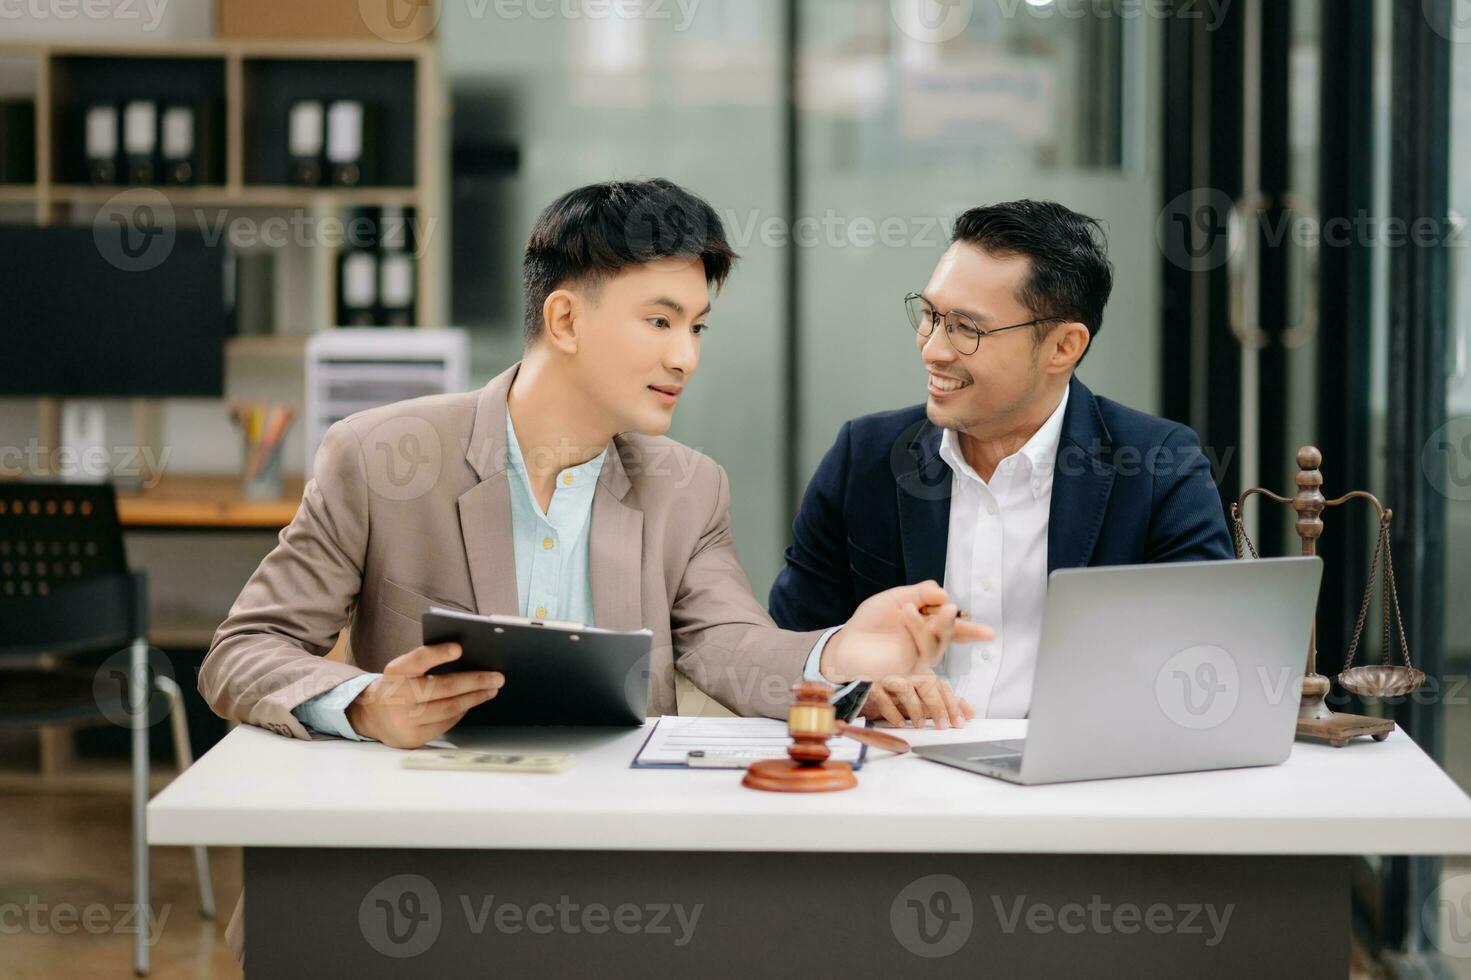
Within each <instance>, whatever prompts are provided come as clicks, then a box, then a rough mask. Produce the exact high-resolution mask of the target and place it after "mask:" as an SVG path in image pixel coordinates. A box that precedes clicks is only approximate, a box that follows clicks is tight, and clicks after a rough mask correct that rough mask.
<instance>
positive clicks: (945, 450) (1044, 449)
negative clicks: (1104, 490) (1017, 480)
mask: <svg viewBox="0 0 1471 980" xmlns="http://www.w3.org/2000/svg"><path fill="white" fill-rule="evenodd" d="M1071 394H1072V385H1068V387H1066V388H1064V389H1063V391H1062V401H1060V402H1058V403H1057V408H1055V409H1053V410H1052V414H1051V415H1049V416H1047V421H1046V422H1043V423H1042V426H1041V428H1039V429H1038V430H1037V431H1036V432H1034V433H1032V438H1030V439H1028V440H1027V441H1026V443H1025V444H1023V445H1022V447H1021V448H1020V449H1018V450H1017V451H1016V452H1015V453H1013V454H1012V455H1010V456H1008V457H1006V458H1005V459H1003V460H1002V461H1001V464H1000V465H999V466H997V468H996V473H994V474H992V479H995V477H996V476H997V475H998V474H1001V473H1003V472H1006V473H1010V472H1011V469H1012V468H1013V467H1014V466H1015V465H1016V464H1017V463H1018V462H1020V461H1021V460H1025V461H1026V463H1027V466H1028V467H1029V468H1030V469H1031V471H1032V475H1033V480H1032V495H1033V496H1034V497H1041V496H1042V495H1043V494H1047V493H1051V492H1052V471H1053V468H1054V467H1055V466H1056V464H1057V451H1058V448H1059V447H1060V446H1061V445H1062V417H1063V413H1064V412H1065V411H1066V410H1067V403H1068V398H1069V396H1070V395H1071ZM940 456H941V457H942V458H943V459H944V460H945V462H946V463H947V464H949V466H950V469H951V470H952V471H953V472H955V473H957V474H959V475H961V476H965V477H969V478H970V479H972V480H975V481H977V482H978V483H984V482H985V481H984V480H982V479H981V475H980V474H979V473H977V472H976V471H975V470H974V469H973V468H972V467H971V465H970V463H969V462H967V461H966V458H965V453H963V452H962V451H961V449H960V433H959V432H957V431H956V430H954V429H946V430H945V432H944V434H943V435H942V436H941V437H940Z"/></svg>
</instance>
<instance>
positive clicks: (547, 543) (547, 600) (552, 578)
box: [292, 412, 856, 741]
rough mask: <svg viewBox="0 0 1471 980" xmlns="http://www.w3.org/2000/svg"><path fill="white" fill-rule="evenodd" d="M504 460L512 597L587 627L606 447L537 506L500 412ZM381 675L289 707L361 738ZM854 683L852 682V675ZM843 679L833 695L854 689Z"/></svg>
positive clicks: (817, 652) (538, 615) (811, 668)
mask: <svg viewBox="0 0 1471 980" xmlns="http://www.w3.org/2000/svg"><path fill="white" fill-rule="evenodd" d="M506 447H507V452H506V462H507V464H508V468H509V470H510V472H509V473H508V474H507V477H508V479H509V480H510V482H511V533H512V539H513V541H514V542H515V560H516V601H517V603H518V604H519V605H520V607H521V615H523V616H526V617H528V618H531V619H561V620H567V621H570V622H574V623H584V624H586V625H589V626H594V625H596V624H595V623H594V622H593V602H592V579H591V577H590V575H589V572H588V562H587V559H588V540H589V537H590V533H591V530H592V504H593V497H594V496H595V494H596V491H597V485H598V475H599V474H601V473H602V471H603V462H604V460H606V459H607V457H608V450H607V449H606V448H604V450H603V451H602V452H601V453H599V454H598V455H597V456H596V457H595V458H593V459H590V460H588V461H587V462H586V463H581V464H579V465H577V466H571V467H568V468H567V469H564V470H560V471H559V472H558V473H557V483H556V488H555V489H554V490H553V491H552V500H551V505H550V506H548V507H547V509H546V511H545V512H543V511H542V509H541V507H540V506H539V505H538V504H537V502H536V497H535V495H534V494H532V492H531V480H530V477H529V476H528V475H527V472H526V461H525V458H524V457H523V456H522V454H521V444H520V442H519V441H517V439H516V429H515V427H514V426H513V425H512V424H511V413H510V412H507V413H506ZM837 630H838V628H837V627H834V628H833V629H830V630H828V631H827V632H826V633H824V634H823V635H822V637H821V638H820V639H818V641H817V643H816V644H815V645H814V646H813V647H812V653H811V654H810V655H809V656H808V658H807V664H806V669H805V670H804V671H803V675H802V676H803V679H804V680H816V681H823V682H824V683H827V679H826V678H825V677H823V676H822V672H821V671H820V670H819V669H818V666H819V664H821V662H822V651H823V648H824V647H826V646H827V641H828V639H829V638H830V637H831V636H832V635H833V634H834V633H836V632H837ZM382 676H383V675H382V674H375V673H364V674H362V675H360V676H358V677H354V678H353V679H352V680H349V681H343V682H342V683H341V684H338V685H337V686H336V687H334V688H332V689H331V690H329V691H325V692H323V693H322V694H318V695H317V696H316V697H313V698H309V699H307V700H306V701H303V702H302V703H301V704H299V705H297V706H296V707H295V708H293V709H292V714H294V715H295V716H296V719H297V721H300V722H301V723H302V724H303V725H305V726H307V727H308V728H311V729H313V730H315V731H318V732H323V733H325V734H328V735H339V736H341V737H343V738H351V739H356V740H358V741H366V739H365V738H364V737H363V736H361V735H359V734H358V733H357V732H355V731H353V729H352V726H351V725H350V724H348V721H347V706H348V705H350V704H352V702H353V699H354V698H356V697H357V696H358V695H359V694H361V693H362V692H363V689H364V688H365V687H367V686H368V685H369V684H371V683H373V681H375V680H377V679H378V678H379V677H382ZM854 683H856V682H854ZM853 686H854V684H848V685H845V686H844V687H842V688H841V689H840V690H838V691H837V692H836V693H835V694H834V695H833V697H834V699H835V700H836V699H837V698H840V697H842V696H843V695H845V694H847V693H848V691H849V690H851V689H852V688H853Z"/></svg>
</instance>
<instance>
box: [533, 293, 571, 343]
mask: <svg viewBox="0 0 1471 980" xmlns="http://www.w3.org/2000/svg"><path fill="white" fill-rule="evenodd" d="M577 313H578V301H577V297H576V296H575V295H573V294H572V292H571V291H570V290H566V289H554V290H552V293H551V295H550V296H548V297H547V298H546V302H545V303H542V304H541V316H542V323H544V324H545V331H544V332H545V334H546V339H547V342H548V343H550V344H551V345H552V346H553V347H555V348H556V349H557V350H559V351H561V352H562V353H564V354H576V353H577Z"/></svg>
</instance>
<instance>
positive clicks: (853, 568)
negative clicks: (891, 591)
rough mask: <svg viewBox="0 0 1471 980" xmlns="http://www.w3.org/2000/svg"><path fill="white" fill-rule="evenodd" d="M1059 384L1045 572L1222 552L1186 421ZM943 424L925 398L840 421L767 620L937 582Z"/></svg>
mask: <svg viewBox="0 0 1471 980" xmlns="http://www.w3.org/2000/svg"><path fill="white" fill-rule="evenodd" d="M1070 384H1071V388H1070V393H1069V395H1068V404H1067V409H1066V411H1064V413H1063V419H1062V439H1061V442H1060V444H1059V446H1058V453H1057V463H1056V469H1054V471H1053V482H1052V506H1051V511H1050V517H1049V523H1048V534H1047V571H1048V572H1049V573H1050V572H1052V571H1053V570H1054V569H1058V568H1077V567H1082V566H1089V565H1135V564H1142V563H1146V562H1169V561H1203V560H1208V559H1217V558H1232V557H1234V551H1233V548H1232V546H1231V535H1230V533H1229V532H1228V531H1227V529H1226V517H1225V513H1224V511H1223V510H1222V507H1221V498H1220V495H1219V494H1218V492H1217V490H1216V484H1215V482H1214V480H1213V479H1212V476H1211V469H1210V464H1209V462H1208V460H1207V459H1206V457H1205V455H1204V454H1203V453H1202V452H1201V448H1200V441H1199V440H1198V439H1197V438H1196V436H1195V433H1194V432H1192V431H1191V430H1190V429H1189V428H1187V427H1186V426H1183V425H1180V424H1178V423H1175V422H1169V421H1166V420H1165V419H1161V418H1156V417H1154V416H1152V415H1147V414H1145V413H1143V412H1138V411H1135V410H1133V409H1131V408H1126V407H1125V406H1123V405H1120V404H1119V403H1117V402H1114V401H1110V400H1109V399H1107V398H1098V397H1095V396H1094V394H1093V393H1092V392H1091V391H1089V390H1088V388H1087V386H1086V385H1084V384H1083V383H1082V382H1081V381H1079V380H1078V379H1077V378H1076V377H1075V378H1073V380H1072V381H1071V383H1070ZM941 435H942V431H941V430H940V429H939V428H938V427H937V426H935V425H933V424H932V423H931V422H930V421H929V419H928V418H926V417H925V409H924V406H923V405H915V406H912V407H910V408H903V409H899V410H897V411H892V412H880V413H878V414H876V415H865V416H863V417H862V418H857V419H853V420H852V421H851V422H847V423H845V424H844V425H843V428H842V430H841V431H839V432H838V439H837V442H835V443H834V444H833V447H832V448H831V449H829V450H828V452H827V455H826V456H824V457H823V459H822V463H821V464H820V465H819V466H818V467H817V473H816V474H815V475H814V476H813V477H812V481H811V482H810V483H809V484H808V485H807V492H806V494H805V495H804V496H803V498H802V507H801V510H800V511H798V513H797V519H796V521H795V523H794V524H793V525H792V544H791V546H790V547H788V548H787V551H786V567H785V568H784V569H783V570H782V572H781V574H780V575H778V576H777V579H776V584H775V585H773V586H772V588H771V600H770V604H769V605H770V611H771V616H772V618H773V619H775V620H776V622H777V624H778V625H779V626H781V627H782V628H783V629H789V630H814V629H823V628H825V627H828V626H836V625H838V624H840V623H843V622H846V621H847V619H848V617H849V616H851V615H852V614H853V610H854V609H855V608H856V607H857V606H858V604H859V603H860V602H862V601H863V600H864V599H866V598H868V597H869V596H871V595H873V594H874V593H876V592H882V591H883V590H884V589H888V588H892V587H893V586H896V585H907V584H912V583H915V582H923V581H924V580H925V579H934V580H935V581H936V582H940V583H943V582H944V581H945V552H946V550H947V545H948V542H949V530H950V486H951V484H950V479H951V471H950V467H949V466H948V465H947V464H946V463H945V461H944V459H942V458H941V456H940V438H941Z"/></svg>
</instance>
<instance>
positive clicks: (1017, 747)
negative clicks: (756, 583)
mask: <svg viewBox="0 0 1471 980" xmlns="http://www.w3.org/2000/svg"><path fill="white" fill-rule="evenodd" d="M1026 744H1027V740H1026V739H1024V738H1012V739H1005V740H1002V741H999V742H982V743H980V744H979V745H976V746H975V752H976V754H975V755H972V756H968V757H967V758H969V759H970V761H971V762H995V763H1001V762H1002V761H1003V760H1005V759H1015V760H1016V761H1017V763H1018V764H1020V762H1021V755H1022V746H1024V745H1026Z"/></svg>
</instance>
